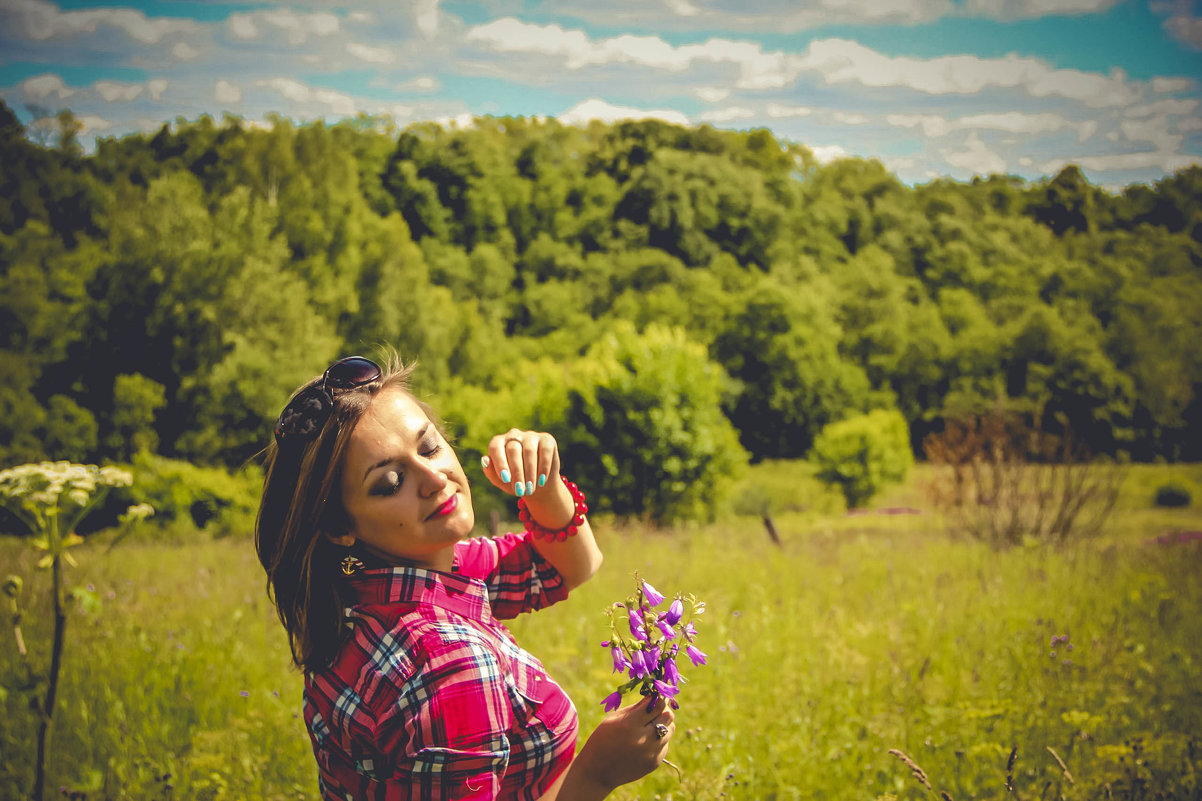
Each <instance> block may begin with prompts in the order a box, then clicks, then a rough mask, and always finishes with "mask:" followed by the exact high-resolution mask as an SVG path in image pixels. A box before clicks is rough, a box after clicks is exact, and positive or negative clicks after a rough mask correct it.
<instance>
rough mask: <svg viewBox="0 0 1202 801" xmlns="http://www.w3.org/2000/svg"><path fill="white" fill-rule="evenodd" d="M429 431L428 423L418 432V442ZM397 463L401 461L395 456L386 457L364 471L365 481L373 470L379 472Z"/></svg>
mask: <svg viewBox="0 0 1202 801" xmlns="http://www.w3.org/2000/svg"><path fill="white" fill-rule="evenodd" d="M429 430H430V424H429V423H426V424H425V425H424V426H422V428H421V430H420V431H418V432H417V441H418V442H421V441H422V439H424V438H425V436H426V432H427V431H429ZM396 461H399V459H398V458H397V457H395V456H385V457H384V458H383V459H381V460H380V461H378V462H376V463H375V464H373V465H371V466H370V467H368V468H367V469H366V470H364V471H363V480H364V481H366V480H367V477H368V475H369V474H370V473H371V471H372V470H379V469H380V468H381V467H385V466H387V465H390V464H392V463H393V462H396Z"/></svg>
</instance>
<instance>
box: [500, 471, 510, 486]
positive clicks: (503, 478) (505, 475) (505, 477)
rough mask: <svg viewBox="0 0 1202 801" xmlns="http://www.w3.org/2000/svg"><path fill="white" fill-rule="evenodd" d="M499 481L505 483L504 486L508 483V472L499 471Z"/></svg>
mask: <svg viewBox="0 0 1202 801" xmlns="http://www.w3.org/2000/svg"><path fill="white" fill-rule="evenodd" d="M501 481H503V482H505V483H506V484H508V483H509V471H508V470H502V471H501Z"/></svg>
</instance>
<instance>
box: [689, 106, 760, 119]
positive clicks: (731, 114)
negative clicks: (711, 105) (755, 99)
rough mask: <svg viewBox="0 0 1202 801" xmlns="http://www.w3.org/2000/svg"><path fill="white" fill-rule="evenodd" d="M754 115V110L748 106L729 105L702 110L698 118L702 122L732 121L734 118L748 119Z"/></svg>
mask: <svg viewBox="0 0 1202 801" xmlns="http://www.w3.org/2000/svg"><path fill="white" fill-rule="evenodd" d="M754 116H755V112H754V111H752V110H751V109H749V108H743V107H742V106H730V107H728V108H716V109H712V110H710V111H705V112H702V114H701V116H700V119H701V121H702V122H733V121H734V120H746V119H750V118H751V117H754Z"/></svg>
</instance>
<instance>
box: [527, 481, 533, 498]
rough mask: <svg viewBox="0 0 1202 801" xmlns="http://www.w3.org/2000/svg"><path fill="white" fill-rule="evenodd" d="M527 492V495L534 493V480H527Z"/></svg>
mask: <svg viewBox="0 0 1202 801" xmlns="http://www.w3.org/2000/svg"><path fill="white" fill-rule="evenodd" d="M526 494H527V495H533V494H534V482H533V481H527V482H526Z"/></svg>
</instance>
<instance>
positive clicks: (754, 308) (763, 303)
mask: <svg viewBox="0 0 1202 801" xmlns="http://www.w3.org/2000/svg"><path fill="white" fill-rule="evenodd" d="M833 300H834V298H833V291H832V289H831V287H830V286H829V284H828V283H825V282H824V281H823V280H822V279H820V278H819V277H817V276H815V277H813V279H812V280H811V281H810V282H809V283H806V284H804V285H795V286H789V285H788V284H782V283H781V282H778V281H775V280H773V279H772V278H771V277H767V276H766V277H763V278H761V279H760V280H758V281H757V282H755V283H754V284H752V285H750V286H749V287H748V289H746V290H745V292H744V294H743V295H742V296H740V297H739V298H738V299H737V300H736V301H735V303H734V304H733V306H734V308H736V309H738V311H737V312H736V313H735V314H733V315H731V317H730V318H729V319H728V320H727V321H726V323H725V325H724V327H723V328H722V330H721V331H720V332H719V333H718V335H717V337H716V338H715V340H714V342H713V344H712V345H711V347H710V353H711V354H712V355H713V357H714V359H715V360H716V361H717V362H718V363H719V364H721V365H722V366H723V367H724V368H725V369H726V371H727V372H728V373H729V374H730V376H731V377H732V378H734V379H735V380H736V382H737V386H738V392H737V394H736V395H735V396H734V398H733V400H732V401H731V402H730V404H729V407H728V408H729V414H730V418H731V422H733V423H734V425H735V428H737V429H738V431H739V439H740V441H741V442H742V444H743V447H744V448H746V449H747V450H748V451H749V452H750V453H751V455H752V457H753V458H755V459H765V458H797V457H799V456H801V455H803V454H804V453H805V452H806V451H808V450H809V449H810V446H811V445H812V444H813V441H814V437H815V436H817V434H818V432H819V431H820V430H821V429H822V428H823V426H825V425H827V424H828V423H830V422H832V421H834V420H838V419H840V418H842V417H845V416H846V415H847V414H848V413H850V412H853V411H858V410H860V409H863V408H865V407H866V405H867V403H868V401H869V394H870V389H869V383H868V377H867V376H866V375H865V373H864V371H863V369H861V368H860V367H859V366H857V365H855V364H852V363H851V362H849V361H847V360H845V359H843V358H842V357H840V355H839V343H840V340H841V339H842V331H841V330H840V329H839V325H838V323H837V322H836V321H835V314H834V308H833V306H834V303H833Z"/></svg>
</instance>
